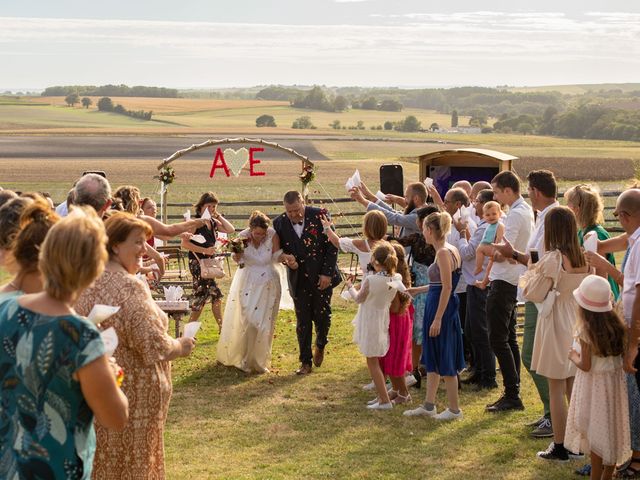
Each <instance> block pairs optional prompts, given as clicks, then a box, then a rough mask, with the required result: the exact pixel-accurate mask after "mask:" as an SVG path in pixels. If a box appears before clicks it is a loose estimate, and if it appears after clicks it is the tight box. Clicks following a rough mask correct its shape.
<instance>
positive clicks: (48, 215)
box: [0, 198, 60, 299]
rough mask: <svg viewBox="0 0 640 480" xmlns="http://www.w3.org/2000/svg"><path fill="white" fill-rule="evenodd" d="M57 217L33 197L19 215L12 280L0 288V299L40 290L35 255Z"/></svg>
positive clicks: (12, 254) (12, 260)
mask: <svg viewBox="0 0 640 480" xmlns="http://www.w3.org/2000/svg"><path fill="white" fill-rule="evenodd" d="M59 219H60V217H58V215H57V214H56V213H55V212H54V211H53V210H52V209H51V207H50V205H49V202H47V201H46V200H45V199H44V198H39V199H37V200H34V201H33V202H32V203H31V204H30V205H28V206H27V207H26V208H25V209H24V211H23V212H22V215H21V216H20V230H19V231H18V233H17V235H16V236H15V238H14V240H13V242H12V248H11V256H10V258H11V260H10V261H9V269H10V270H13V269H14V268H12V267H17V268H16V274H15V276H14V277H13V279H12V280H11V281H10V282H9V283H8V284H7V285H5V286H4V287H3V288H2V289H0V299H2V298H6V297H7V296H15V295H22V294H23V293H36V292H40V291H42V281H43V279H42V274H41V272H40V270H39V269H38V254H39V253H40V246H41V245H42V242H44V239H45V237H46V236H47V233H48V232H49V230H50V229H51V227H52V226H53V225H54V224H55V223H56V222H57V221H58V220H59Z"/></svg>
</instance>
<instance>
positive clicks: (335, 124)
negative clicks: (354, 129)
mask: <svg viewBox="0 0 640 480" xmlns="http://www.w3.org/2000/svg"><path fill="white" fill-rule="evenodd" d="M329 126H330V127H331V128H333V129H334V130H340V128H341V125H340V120H334V121H333V122H331V123H330V124H329Z"/></svg>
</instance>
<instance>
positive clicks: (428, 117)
mask: <svg viewBox="0 0 640 480" xmlns="http://www.w3.org/2000/svg"><path fill="white" fill-rule="evenodd" d="M89 98H91V99H92V100H93V105H91V106H90V107H89V108H88V109H85V108H83V107H82V106H81V105H80V104H78V105H76V106H74V107H69V106H67V105H66V104H65V102H64V97H20V98H14V97H0V132H7V133H9V132H10V133H38V134H41V133H45V132H52V133H64V134H69V133H84V134H86V133H102V134H117V133H134V134H152V135H158V134H163V135H164V134H189V133H200V132H207V133H211V132H213V131H215V132H226V133H232V132H238V131H242V132H244V133H251V134H256V133H258V132H260V133H262V134H265V133H266V134H276V133H297V134H299V133H300V130H295V129H292V128H291V125H292V123H293V121H294V120H295V119H296V118H298V117H301V116H308V117H310V118H311V121H312V123H313V124H314V125H315V126H316V127H317V129H315V130H306V131H305V133H318V132H322V133H323V134H331V135H351V134H352V133H357V134H358V135H365V136H380V135H382V134H384V135H385V136H391V137H402V136H403V134H402V133H401V132H393V131H390V132H389V131H378V130H371V127H372V126H373V127H376V126H382V125H383V124H384V122H385V121H387V120H390V121H394V122H395V121H400V120H403V119H404V118H405V117H406V116H407V115H415V116H416V117H417V118H418V119H419V120H420V121H421V122H422V124H423V127H424V128H428V127H429V126H430V125H431V124H432V123H434V122H435V123H438V124H439V125H441V126H447V127H448V126H449V125H450V116H449V115H444V114H440V113H437V112H435V111H432V110H420V109H405V110H403V111H402V112H379V111H371V110H349V111H346V112H339V113H334V112H322V111H317V110H306V109H296V108H293V107H291V106H289V103H288V102H280V101H267V100H212V99H192V98H146V97H111V99H112V101H113V103H114V104H117V103H120V104H122V105H123V106H124V107H125V108H126V109H127V110H147V111H148V110H152V111H153V112H154V115H153V118H152V120H151V121H144V120H137V119H134V118H130V117H127V116H125V115H119V114H115V113H107V112H100V111H98V109H97V103H98V100H99V97H89ZM263 114H269V115H272V116H274V117H275V119H276V123H277V125H278V127H276V128H257V127H256V126H255V121H256V118H257V117H259V116H260V115H263ZM334 120H340V122H341V124H342V125H343V126H344V127H349V126H356V125H357V123H358V121H362V122H364V126H365V130H346V129H345V130H334V129H333V128H331V127H330V126H329V124H330V123H332V122H333V121H334ZM467 121H468V117H462V116H461V117H460V122H461V124H464V123H465V122H467Z"/></svg>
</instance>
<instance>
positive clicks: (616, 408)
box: [564, 275, 631, 479]
mask: <svg viewBox="0 0 640 480" xmlns="http://www.w3.org/2000/svg"><path fill="white" fill-rule="evenodd" d="M573 294H574V296H575V299H576V301H577V302H578V305H580V307H581V308H580V309H579V310H580V313H579V315H578V322H577V325H576V327H577V328H576V330H577V332H578V333H577V338H578V341H577V342H575V343H574V346H573V347H572V348H571V351H570V353H569V358H570V359H571V361H572V362H573V363H575V364H576V366H577V367H578V373H577V374H576V378H575V382H574V384H573V392H572V393H571V403H570V405H569V414H568V415H567V430H566V433H565V440H564V443H565V447H566V448H568V449H569V450H571V451H574V452H578V451H582V452H585V453H586V452H587V451H589V452H591V478H602V479H610V478H612V475H613V470H614V469H615V465H616V464H622V463H624V462H625V461H626V460H627V458H629V455H630V454H631V446H630V433H629V404H628V396H627V381H626V377H625V374H624V372H623V370H622V355H623V354H624V352H625V346H624V339H625V333H626V327H625V325H624V323H623V322H622V320H621V319H620V317H618V315H617V314H616V313H615V312H614V311H612V305H611V300H610V296H611V290H610V285H609V282H608V281H607V280H606V279H604V278H602V277H598V276H596V275H589V276H588V277H586V278H585V279H584V280H583V281H582V283H581V284H580V286H579V287H578V288H577V289H575V290H574V292H573Z"/></svg>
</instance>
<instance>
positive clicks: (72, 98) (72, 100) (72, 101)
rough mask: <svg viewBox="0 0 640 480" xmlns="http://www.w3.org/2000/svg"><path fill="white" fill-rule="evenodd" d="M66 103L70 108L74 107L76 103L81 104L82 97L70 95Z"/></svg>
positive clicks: (65, 99) (66, 98)
mask: <svg viewBox="0 0 640 480" xmlns="http://www.w3.org/2000/svg"><path fill="white" fill-rule="evenodd" d="M64 101H65V103H66V104H67V105H69V106H70V107H73V106H74V105H75V104H76V103H78V102H80V96H79V95H78V94H77V93H70V94H69V95H67V96H66V97H65V98H64Z"/></svg>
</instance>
